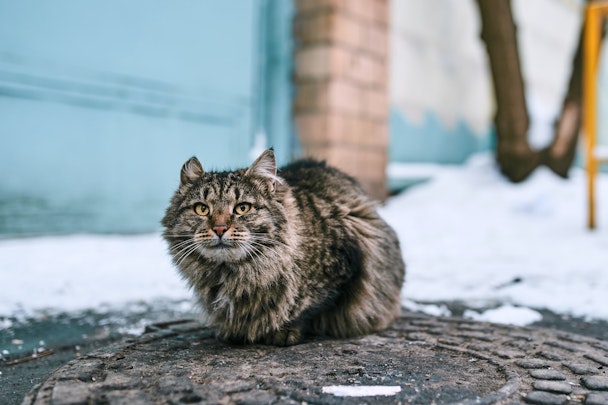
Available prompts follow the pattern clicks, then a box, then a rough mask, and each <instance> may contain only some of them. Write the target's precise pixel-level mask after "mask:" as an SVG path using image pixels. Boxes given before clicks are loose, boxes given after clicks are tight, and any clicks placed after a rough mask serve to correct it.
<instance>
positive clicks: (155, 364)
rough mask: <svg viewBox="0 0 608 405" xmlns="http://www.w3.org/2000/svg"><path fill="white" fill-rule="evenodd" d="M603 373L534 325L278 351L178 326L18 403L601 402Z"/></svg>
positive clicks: (114, 351)
mask: <svg viewBox="0 0 608 405" xmlns="http://www.w3.org/2000/svg"><path fill="white" fill-rule="evenodd" d="M607 370H608V343H606V342H604V341H600V340H596V339H593V338H589V337H584V336H581V335H576V334H572V333H567V332H560V331H554V330H548V329H542V328H518V327H511V326H500V325H494V324H488V323H478V322H473V321H466V320H462V319H455V318H433V317H428V316H418V315H406V316H404V317H402V318H401V319H399V320H398V321H397V322H395V324H394V325H393V326H392V327H391V328H390V329H388V330H386V331H384V332H382V333H378V334H374V335H369V336H365V337H361V338H355V339H343V340H328V339H323V340H312V341H309V342H307V343H304V344H301V345H297V346H292V347H287V348H281V347H273V346H260V345H251V346H229V345H226V344H223V343H221V342H218V341H216V340H215V339H214V338H213V332H212V331H211V330H209V329H207V328H205V327H204V326H202V325H200V324H199V323H197V322H195V321H191V320H183V321H178V322H172V323H164V324H155V325H153V326H152V327H150V328H149V330H148V331H147V333H145V334H144V335H142V336H141V337H140V338H137V339H133V340H130V341H125V342H122V343H119V344H115V345H111V346H108V347H106V348H103V349H100V350H97V351H94V352H92V353H89V354H88V355H86V356H83V357H81V358H79V359H76V360H73V361H71V362H70V363H68V364H67V365H65V366H63V367H61V368H60V369H58V370H57V371H55V372H54V373H53V374H51V376H50V377H49V378H48V379H47V380H46V381H44V382H43V383H41V384H39V385H38V386H36V387H35V388H34V389H33V390H32V391H31V392H30V393H29V394H28V395H27V396H26V398H25V399H24V402H23V403H24V404H73V403H78V404H80V403H104V404H167V403H168V404H189V403H218V404H220V403H221V404H228V403H241V404H270V403H284V404H301V403H307V404H341V403H357V404H361V403H369V404H377V403H380V404H381V403H404V404H408V403H411V404H432V403H436V404H451V403H459V404H494V403H496V404H517V403H531V404H589V405H597V404H605V405H608V372H607ZM331 386H346V387H355V386H390V387H393V388H396V387H398V388H397V389H396V390H394V391H393V392H395V391H396V393H395V394H394V395H391V396H373V397H370V396H368V397H339V396H335V395H334V394H331V393H328V391H329V390H328V387H331ZM349 392H351V393H352V391H349Z"/></svg>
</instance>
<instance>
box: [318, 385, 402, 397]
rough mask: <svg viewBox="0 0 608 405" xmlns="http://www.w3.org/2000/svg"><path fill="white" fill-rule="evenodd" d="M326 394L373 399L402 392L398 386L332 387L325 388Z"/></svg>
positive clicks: (323, 389)
mask: <svg viewBox="0 0 608 405" xmlns="http://www.w3.org/2000/svg"><path fill="white" fill-rule="evenodd" d="M322 391H323V393H324V394H332V395H334V396H336V397H373V396H377V395H383V396H392V395H395V394H397V393H398V392H401V387H400V386H398V385H394V386H393V385H330V386H328V387H323V388H322Z"/></svg>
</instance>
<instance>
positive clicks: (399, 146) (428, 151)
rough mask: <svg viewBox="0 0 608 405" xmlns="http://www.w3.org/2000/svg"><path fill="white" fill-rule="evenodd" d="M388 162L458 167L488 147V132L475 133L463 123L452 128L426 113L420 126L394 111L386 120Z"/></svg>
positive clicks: (490, 130)
mask: <svg viewBox="0 0 608 405" xmlns="http://www.w3.org/2000/svg"><path fill="white" fill-rule="evenodd" d="M389 136H390V144H389V160H390V161H391V162H395V163H408V162H409V163H411V162H416V163H462V162H464V161H465V160H466V159H467V158H468V157H469V156H470V155H471V154H473V153H475V152H479V151H482V150H488V149H489V148H490V147H491V142H492V139H493V135H492V129H491V128H488V130H487V132H485V133H477V132H475V131H474V130H472V129H471V128H470V127H469V126H468V125H467V124H466V123H465V122H464V121H462V120H461V121H459V122H458V123H457V124H456V125H454V126H452V127H447V126H446V125H444V124H443V123H442V122H441V120H440V119H439V117H437V115H435V114H434V113H433V112H431V111H427V112H426V114H425V116H424V120H423V122H421V123H414V122H412V121H410V120H408V119H407V117H406V116H405V115H404V114H402V113H401V112H400V111H399V110H398V109H397V108H394V107H393V108H391V111H390V117H389Z"/></svg>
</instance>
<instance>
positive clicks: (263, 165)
mask: <svg viewBox="0 0 608 405" xmlns="http://www.w3.org/2000/svg"><path fill="white" fill-rule="evenodd" d="M245 175H248V176H256V177H261V178H263V179H264V180H266V181H267V184H268V189H269V190H270V192H274V190H275V188H276V183H277V182H278V181H280V179H279V178H278V177H277V162H276V160H275V158H274V150H272V148H270V149H266V150H265V151H264V152H262V154H261V155H260V156H259V157H258V158H257V159H256V160H255V162H253V164H252V165H251V166H250V167H249V169H247V171H246V172H245Z"/></svg>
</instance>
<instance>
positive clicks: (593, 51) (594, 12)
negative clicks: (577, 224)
mask: <svg viewBox="0 0 608 405" xmlns="http://www.w3.org/2000/svg"><path fill="white" fill-rule="evenodd" d="M606 16H608V2H594V3H590V4H587V6H586V9H585V39H584V40H585V45H584V46H585V48H584V64H583V103H584V104H583V130H584V133H585V136H586V140H587V145H586V148H585V156H586V162H587V188H588V204H589V205H588V217H587V221H588V222H587V226H588V227H589V229H595V226H596V225H595V176H596V175H597V170H598V165H599V164H600V163H608V156H600V153H598V148H597V147H596V139H597V137H596V133H597V91H596V87H597V86H596V81H597V69H598V59H599V53H600V42H601V37H602V32H601V30H602V24H603V22H604V18H605V17H606Z"/></svg>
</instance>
